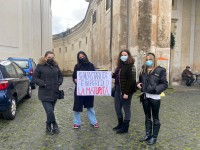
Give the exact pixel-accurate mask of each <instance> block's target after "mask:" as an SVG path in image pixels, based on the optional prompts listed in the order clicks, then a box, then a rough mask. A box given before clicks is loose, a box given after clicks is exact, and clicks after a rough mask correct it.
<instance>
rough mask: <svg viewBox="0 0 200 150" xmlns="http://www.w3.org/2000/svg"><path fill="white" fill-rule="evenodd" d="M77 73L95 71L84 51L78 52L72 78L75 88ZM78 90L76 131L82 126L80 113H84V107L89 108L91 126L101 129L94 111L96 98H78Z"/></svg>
mask: <svg viewBox="0 0 200 150" xmlns="http://www.w3.org/2000/svg"><path fill="white" fill-rule="evenodd" d="M77 71H94V65H93V64H92V63H91V62H90V61H89V60H88V57H87V55H86V54H85V53H84V52H83V51H80V52H78V54H77V64H76V65H75V67H74V72H73V76H72V78H73V81H74V83H75V86H77ZM76 89H77V87H75V90H74V107H73V111H74V126H73V127H74V129H78V128H79V127H80V125H81V117H80V112H82V111H83V107H84V108H87V114H88V119H89V121H90V123H91V125H93V126H94V128H99V124H98V123H97V119H96V115H95V111H94V96H78V95H77V94H76Z"/></svg>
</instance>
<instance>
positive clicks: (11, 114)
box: [3, 98, 17, 120]
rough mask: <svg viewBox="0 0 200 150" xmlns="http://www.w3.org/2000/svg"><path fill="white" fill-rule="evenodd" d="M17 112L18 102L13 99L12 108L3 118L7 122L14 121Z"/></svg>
mask: <svg viewBox="0 0 200 150" xmlns="http://www.w3.org/2000/svg"><path fill="white" fill-rule="evenodd" d="M16 110H17V105H16V100H15V98H12V99H11V106H10V108H9V109H8V110H7V111H5V112H4V113H3V117H4V118H5V119H6V120H13V119H14V118H15V116H16Z"/></svg>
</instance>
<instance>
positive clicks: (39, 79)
mask: <svg viewBox="0 0 200 150" xmlns="http://www.w3.org/2000/svg"><path fill="white" fill-rule="evenodd" d="M54 57H55V55H54V53H53V52H51V51H47V52H46V53H45V56H44V57H42V58H40V60H39V63H38V65H37V66H36V69H35V71H34V74H33V79H32V80H33V82H34V83H35V84H37V85H38V86H39V89H38V97H39V100H41V102H42V105H43V107H44V109H45V112H46V116H47V121H46V132H47V133H48V134H54V133H55V134H58V133H59V128H58V124H57V122H56V118H55V114H54V108H55V105H56V102H57V99H58V96H59V86H60V85H61V84H62V82H63V76H62V73H61V71H60V69H59V67H58V64H57V63H56V62H55V60H54Z"/></svg>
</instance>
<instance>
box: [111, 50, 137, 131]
mask: <svg viewBox="0 0 200 150" xmlns="http://www.w3.org/2000/svg"><path fill="white" fill-rule="evenodd" d="M134 61H135V60H134V58H133V57H132V56H131V53H130V51H128V50H122V51H121V52H120V53H119V56H118V60H117V68H116V70H115V72H114V73H113V76H112V77H113V78H114V79H115V87H116V91H115V95H114V99H115V111H116V114H117V118H118V125H117V126H116V127H114V128H113V130H114V131H116V133H119V134H121V133H127V132H128V129H129V122H130V119H131V98H132V95H133V93H134V92H135V91H136V88H135V87H136V82H135V70H134ZM122 107H123V109H124V112H125V117H124V119H123V113H122Z"/></svg>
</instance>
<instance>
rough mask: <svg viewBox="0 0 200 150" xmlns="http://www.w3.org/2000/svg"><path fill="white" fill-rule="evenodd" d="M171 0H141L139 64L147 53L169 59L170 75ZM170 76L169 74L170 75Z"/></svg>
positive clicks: (167, 67) (167, 66)
mask: <svg viewBox="0 0 200 150" xmlns="http://www.w3.org/2000/svg"><path fill="white" fill-rule="evenodd" d="M171 5H172V1H171V0H139V16H138V47H139V50H138V59H139V60H138V65H142V63H143V61H142V58H143V56H144V55H145V53H147V52H149V51H151V52H153V53H155V54H156V57H164V58H167V59H168V64H167V65H166V66H164V67H166V69H167V71H168V75H169V61H170V33H171ZM168 77H169V76H168Z"/></svg>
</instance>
